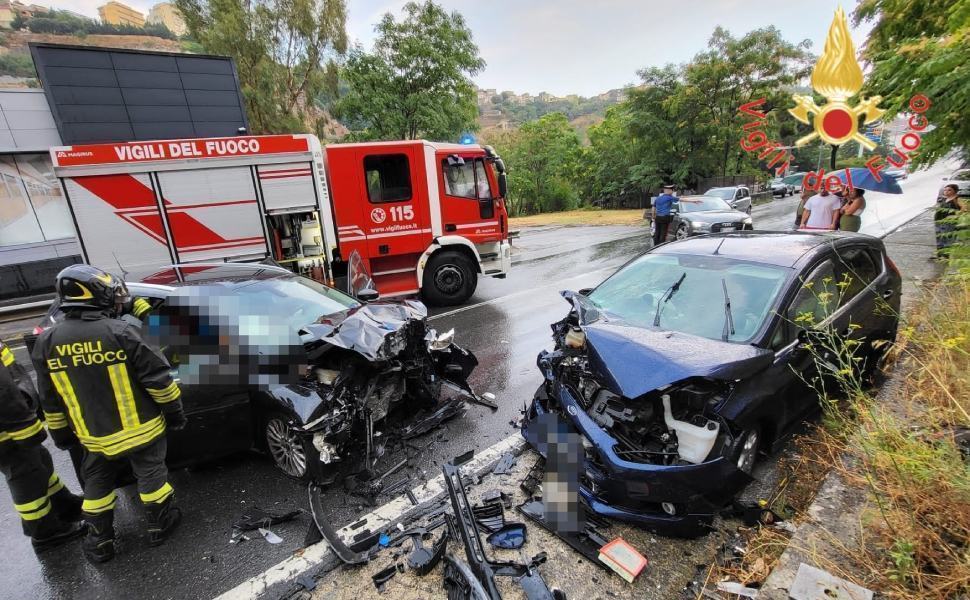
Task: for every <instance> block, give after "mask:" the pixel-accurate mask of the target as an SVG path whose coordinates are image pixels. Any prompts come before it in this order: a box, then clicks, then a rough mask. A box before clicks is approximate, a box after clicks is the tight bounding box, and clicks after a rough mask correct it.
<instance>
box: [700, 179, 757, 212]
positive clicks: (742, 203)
mask: <svg viewBox="0 0 970 600" xmlns="http://www.w3.org/2000/svg"><path fill="white" fill-rule="evenodd" d="M704 195H705V196H713V197H715V198H720V199H721V200H724V201H725V202H727V203H728V205H729V206H730V207H731V208H733V209H734V210H739V211H741V212H743V213H747V214H749V215H750V214H751V190H749V189H748V188H747V186H743V185H734V186H731V187H716V188H711V189H709V190H707V191H706V192H704Z"/></svg>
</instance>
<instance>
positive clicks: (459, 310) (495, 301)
mask: <svg viewBox="0 0 970 600" xmlns="http://www.w3.org/2000/svg"><path fill="white" fill-rule="evenodd" d="M618 268H619V267H604V268H602V269H596V270H595V271H588V272H586V273H582V274H580V275H576V276H574V277H567V278H566V279H560V280H559V281H557V282H555V283H550V284H547V285H542V286H539V287H534V288H529V289H527V290H520V291H518V292H513V293H511V294H506V295H505V296H499V297H498V298H492V299H491V300H485V301H483V302H479V303H477V304H469V305H468V306H461V307H458V308H456V309H454V310H449V311H447V312H443V313H438V314H436V315H432V316H430V317H428V320H429V321H433V320H434V319H439V318H441V317H448V316H451V315H456V314H458V313H463V312H465V311H469V310H472V309H473V308H479V307H481V306H489V305H492V304H498V303H500V302H504V301H505V300H511V299H513V298H518V297H520V296H525V295H527V294H535V292H536V290H546V289H549V288H556V287H558V288H562V289H565V287H564V286H563V283H565V282H567V281H572V280H574V279H582V278H583V277H589V276H591V275H596V274H597V273H605V272H607V271H615V270H617V269H618ZM566 287H568V286H566Z"/></svg>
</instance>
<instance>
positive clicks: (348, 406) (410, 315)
mask: <svg viewBox="0 0 970 600" xmlns="http://www.w3.org/2000/svg"><path fill="white" fill-rule="evenodd" d="M426 316H427V312H426V309H425V307H424V305H423V304H421V303H419V302H410V301H408V302H403V303H380V302H376V303H371V304H367V305H364V306H361V307H359V308H357V309H353V310H351V311H347V312H345V313H340V314H338V315H330V316H329V317H325V318H322V319H321V320H320V321H319V322H317V323H315V324H312V325H308V326H307V327H305V328H304V331H301V339H302V340H303V341H304V347H305V348H306V350H307V356H308V358H309V366H308V369H307V371H306V373H305V374H304V375H303V377H302V380H301V381H300V383H299V384H298V385H297V386H287V387H288V388H291V389H293V388H303V390H305V391H310V390H312V392H313V394H312V395H313V396H315V397H316V398H307V400H309V401H310V402H304V403H302V404H303V411H300V410H299V409H297V412H303V413H304V414H301V417H302V419H303V422H304V424H303V425H302V427H301V429H302V431H303V432H305V433H306V434H307V435H312V441H313V446H314V447H315V448H316V449H317V451H318V452H319V453H320V457H319V458H320V462H321V463H323V464H325V465H326V464H332V463H336V462H339V461H341V460H345V459H346V458H347V457H349V456H357V457H360V458H362V459H363V461H364V462H365V464H370V462H371V460H372V459H373V458H374V457H375V456H376V455H377V453H379V452H380V451H381V449H380V446H381V443H380V441H379V440H378V439H377V438H379V437H380V436H381V432H380V431H378V429H377V428H376V426H377V425H378V424H381V423H383V422H384V421H386V420H387V418H388V416H389V415H390V414H391V413H392V412H394V411H395V410H396V409H398V408H401V409H406V410H405V411H403V412H406V417H407V419H406V421H403V422H402V424H403V426H402V427H401V428H400V429H399V430H398V433H399V434H400V435H401V436H402V437H404V438H405V439H407V438H409V437H414V436H417V435H420V434H422V433H424V432H426V431H428V430H430V429H431V428H433V427H435V426H437V425H438V424H439V423H441V422H443V421H445V420H447V419H449V418H452V417H454V416H457V415H459V414H462V413H463V412H464V410H465V407H464V402H465V401H466V400H467V399H474V398H475V397H476V396H475V394H474V392H473V391H472V390H471V388H470V387H469V386H468V382H467V378H468V376H469V375H470V374H471V372H472V370H473V369H474V368H475V366H476V365H477V364H478V360H477V359H476V358H475V356H474V355H473V354H472V353H470V352H468V351H467V350H465V349H463V348H461V347H460V346H457V345H456V344H454V343H453V342H452V339H453V337H454V332H453V331H451V332H447V333H445V334H443V335H438V334H437V333H436V332H435V331H434V330H433V329H430V328H428V327H427V323H426ZM310 403H312V404H313V405H314V406H312V407H311V406H310ZM294 408H296V407H294ZM307 410H309V412H308V413H307V412H305V411H307Z"/></svg>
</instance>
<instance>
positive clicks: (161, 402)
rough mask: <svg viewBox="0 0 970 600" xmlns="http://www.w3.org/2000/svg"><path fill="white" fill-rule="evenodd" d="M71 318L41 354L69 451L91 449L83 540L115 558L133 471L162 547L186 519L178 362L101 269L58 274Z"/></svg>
mask: <svg viewBox="0 0 970 600" xmlns="http://www.w3.org/2000/svg"><path fill="white" fill-rule="evenodd" d="M56 288H57V294H58V297H59V299H60V306H61V308H62V309H63V310H64V312H65V319H64V320H63V321H62V322H60V323H58V324H57V325H55V326H54V327H52V328H50V329H48V330H47V331H44V332H43V333H42V334H41V335H40V336H39V337H38V338H37V343H36V345H35V346H34V351H33V353H32V358H33V361H34V366H35V369H36V371H37V381H38V385H39V386H40V390H41V394H40V397H41V403H42V405H43V408H44V413H45V415H46V417H47V420H48V422H49V423H56V422H60V423H63V424H64V425H65V426H64V427H60V428H53V427H52V428H51V429H50V431H51V436H52V437H53V438H54V441H55V443H56V444H57V446H58V447H59V448H68V447H70V446H72V445H75V444H78V443H80V445H81V446H82V447H83V448H84V450H85V453H84V459H83V460H82V461H81V475H82V479H83V480H84V504H83V514H84V520H85V521H86V523H87V525H88V533H87V535H86V536H85V539H84V542H83V544H82V549H83V550H84V555H85V556H86V557H87V558H88V560H90V561H92V562H105V561H108V560H111V559H112V558H113V557H114V554H115V550H114V527H113V522H114V507H115V491H114V490H115V487H116V478H117V475H118V473H119V472H120V471H121V470H122V469H123V468H124V467H125V466H128V465H130V466H131V470H132V472H133V473H134V475H135V478H136V479H137V482H138V492H139V496H140V497H141V501H142V503H143V504H144V506H145V513H146V516H147V520H148V537H149V544H151V545H152V546H157V545H159V544H161V543H163V542H164V541H165V539H166V538H168V537H169V536H170V535H171V533H172V531H173V530H174V529H175V527H176V526H177V525H178V524H179V522H180V521H181V517H182V513H181V511H180V510H179V509H178V508H177V507H176V506H175V505H174V503H175V496H174V490H173V489H172V486H171V484H170V483H169V482H168V469H167V468H166V466H165V453H166V435H165V432H166V428H168V429H173V430H178V429H181V428H182V427H184V426H185V416H184V414H183V413H182V403H181V400H180V398H181V392H180V391H179V388H178V386H177V384H176V383H175V381H174V380H173V379H172V376H171V374H170V368H169V364H168V362H167V361H166V360H165V358H164V357H163V356H162V355H161V353H159V352H158V351H156V350H154V349H153V348H150V347H149V346H148V345H147V344H145V342H144V341H143V340H142V339H141V335H140V334H139V332H138V328H137V327H136V326H133V325H132V324H130V323H128V322H125V321H123V320H120V319H116V318H113V315H116V314H118V312H120V311H121V309H122V307H123V305H124V304H125V303H127V302H128V300H129V296H128V290H127V288H126V287H125V285H124V283H123V282H122V281H121V280H120V279H117V278H116V277H113V276H112V275H110V274H108V273H105V272H104V271H102V270H100V269H96V268H94V267H91V266H88V265H72V266H70V267H67V268H66V269H64V270H63V271H61V272H60V273H59V274H58V275H57V282H56Z"/></svg>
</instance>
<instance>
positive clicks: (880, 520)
mask: <svg viewBox="0 0 970 600" xmlns="http://www.w3.org/2000/svg"><path fill="white" fill-rule="evenodd" d="M958 246H959V244H957V245H956V246H954V248H957V247H958ZM963 250H965V248H963V249H962V250H958V251H957V254H959V253H960V252H961V251H963ZM967 284H968V278H967V277H966V272H965V271H964V270H961V269H959V268H952V266H951V269H950V270H949V271H948V272H947V274H946V275H945V276H944V277H943V280H942V281H941V282H940V283H939V284H938V286H937V287H936V288H935V289H934V290H932V291H928V292H927V293H926V298H925V300H924V301H923V302H922V303H921V304H922V305H923V306H925V307H927V308H928V309H927V310H920V311H914V317H915V318H912V319H911V320H910V322H909V323H908V324H907V325H906V326H905V327H903V328H902V330H901V331H900V334H899V336H898V339H897V341H896V344H895V348H894V350H893V353H894V354H895V355H896V358H897V360H898V361H899V364H900V365H901V368H902V369H904V370H905V373H906V377H905V378H904V379H903V385H902V387H901V389H899V390H896V391H895V393H892V394H891V399H892V400H891V401H890V402H885V401H883V402H877V401H876V398H875V396H874V395H873V391H872V390H869V389H867V388H866V386H865V382H864V381H863V380H862V379H860V378H859V377H858V375H857V370H855V369H852V368H851V363H852V360H853V359H851V358H850V359H846V358H845V357H847V356H851V354H852V352H853V349H852V347H851V345H850V347H845V346H844V345H843V346H842V347H839V345H838V342H837V341H834V340H835V338H828V339H829V340H831V341H832V342H833V344H834V345H833V346H826V344H825V343H823V344H820V346H819V349H820V350H821V352H819V354H817V362H818V363H819V365H820V369H821V368H826V369H828V372H829V373H830V374H831V375H832V376H834V378H835V379H836V380H837V381H838V387H839V389H840V390H841V391H842V392H843V393H845V394H847V395H848V397H847V398H841V399H834V398H831V397H829V396H828V395H826V394H825V391H826V390H820V391H822V392H823V396H824V397H826V399H827V401H826V402H825V403H824V407H825V419H824V423H825V428H824V431H822V432H820V436H821V438H822V441H823V443H824V445H827V446H828V448H827V449H826V451H825V452H824V456H820V460H827V461H831V462H829V464H835V465H837V468H838V469H839V471H840V473H841V475H842V476H843V478H844V479H845V480H846V481H847V482H849V483H850V484H854V485H855V486H857V487H859V488H861V489H865V490H866V491H867V493H868V496H869V499H870V500H871V504H872V507H873V508H872V509H871V510H870V511H869V512H868V513H867V515H866V519H867V521H866V522H865V523H863V526H864V527H863V530H862V531H863V533H864V534H865V539H864V544H863V548H862V549H861V550H863V551H862V552H860V553H857V554H855V555H854V558H855V560H856V561H857V563H858V564H857V567H858V571H856V572H854V573H852V575H853V576H854V578H857V579H858V580H859V583H861V584H863V585H867V586H868V587H873V588H875V589H877V590H879V591H881V592H883V593H885V594H887V595H889V596H891V597H895V598H914V597H919V598H940V599H943V598H955V597H963V596H962V595H963V594H967V593H970V558H968V557H970V463H968V459H970V457H968V455H967V452H968V448H967V446H966V442H963V444H964V445H962V446H961V442H960V440H962V439H968V440H970V436H968V435H967V434H968V432H970V286H968V285H967ZM823 338H824V336H823ZM814 351H815V350H813V352H814ZM840 357H841V358H840ZM823 362H824V363H825V366H824V367H823V366H822V363H823ZM834 456H841V457H842V458H843V460H835V461H832V457H834Z"/></svg>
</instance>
